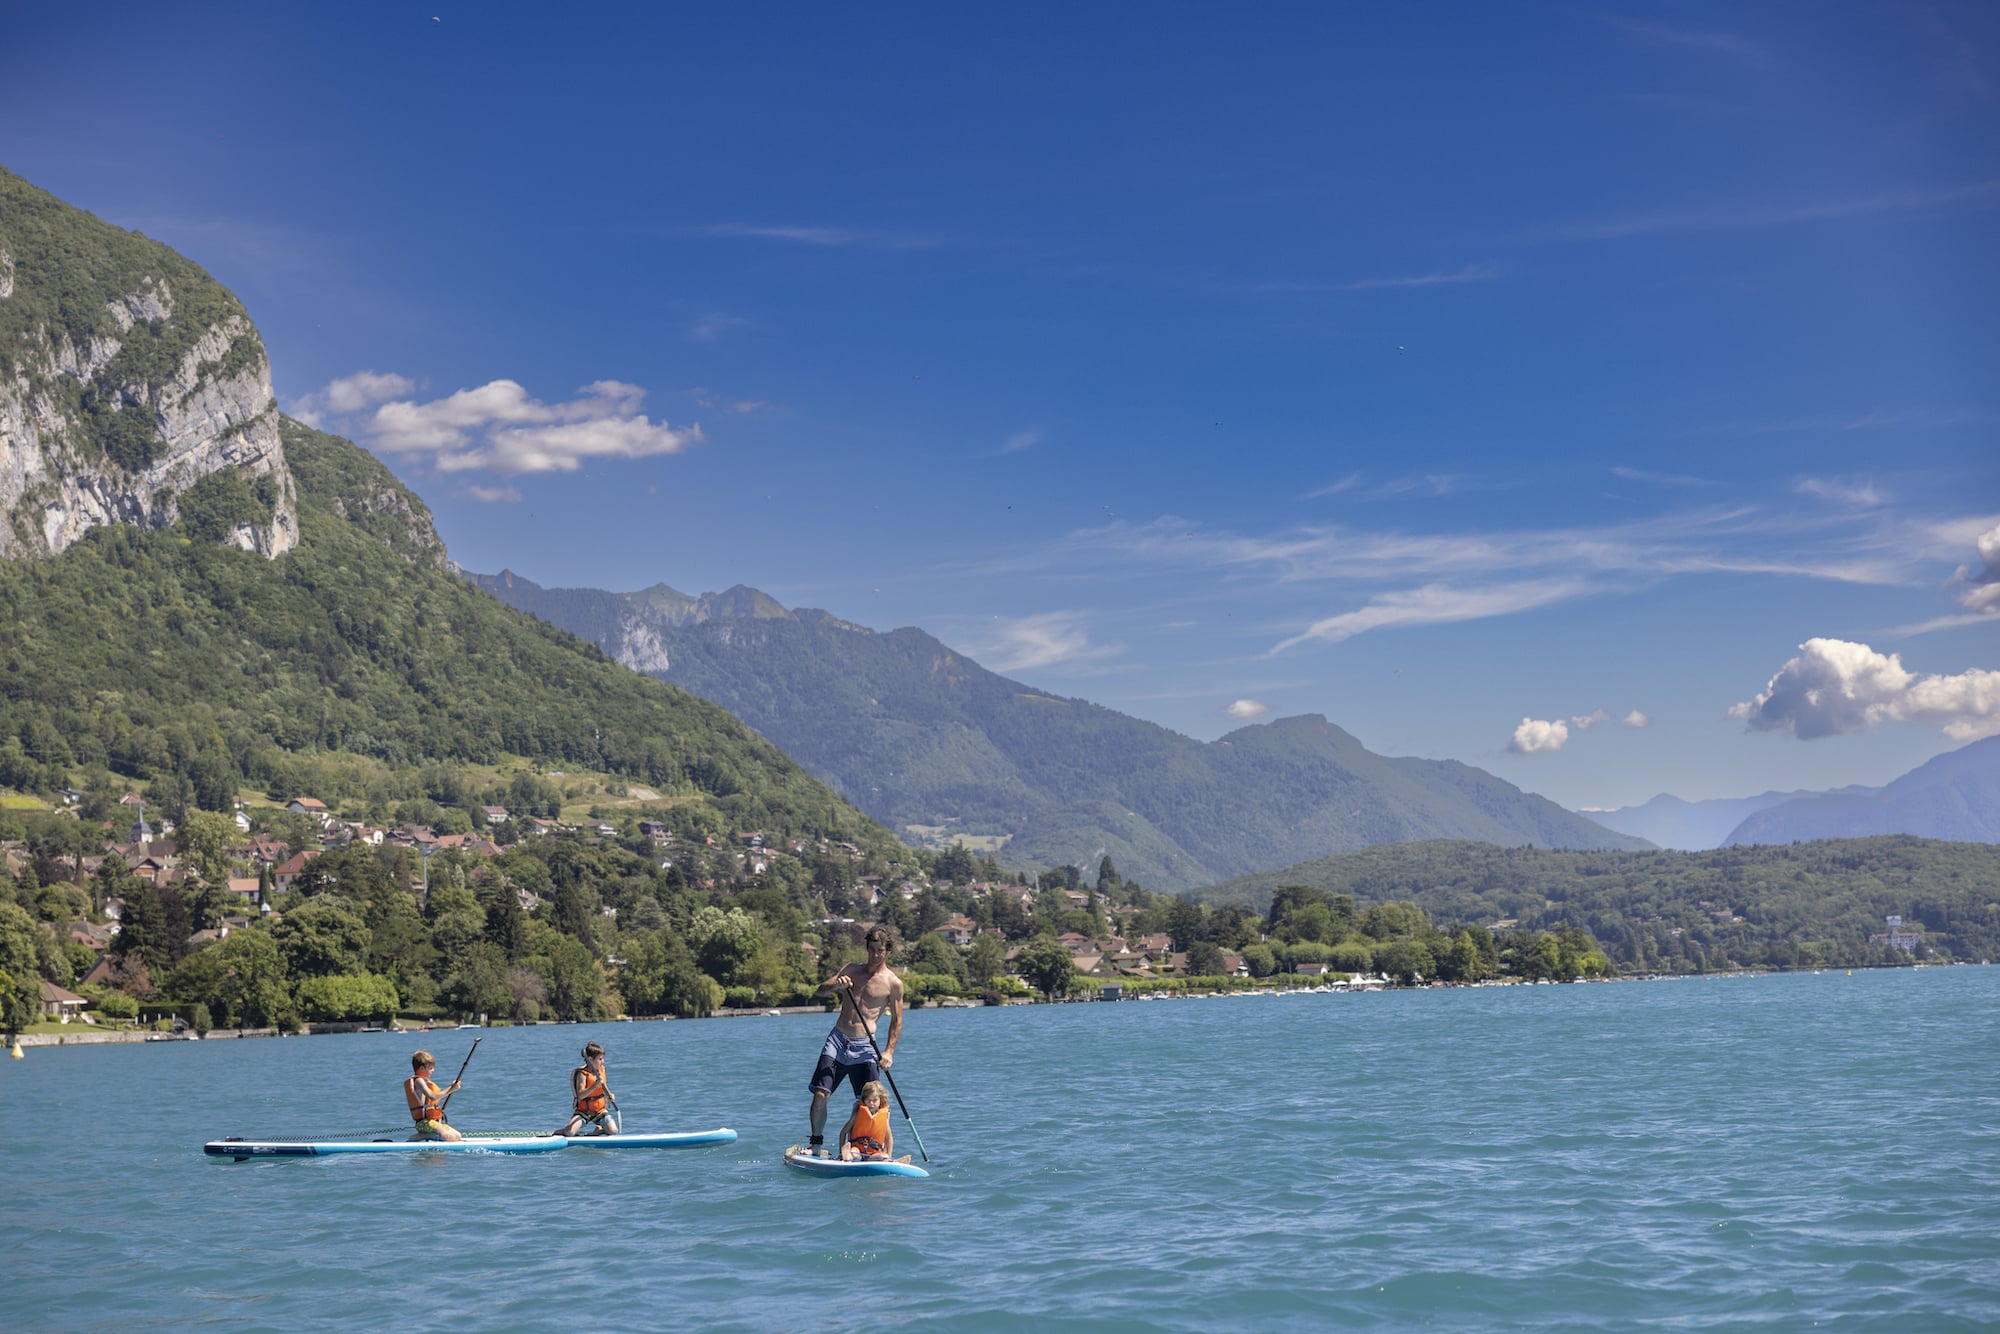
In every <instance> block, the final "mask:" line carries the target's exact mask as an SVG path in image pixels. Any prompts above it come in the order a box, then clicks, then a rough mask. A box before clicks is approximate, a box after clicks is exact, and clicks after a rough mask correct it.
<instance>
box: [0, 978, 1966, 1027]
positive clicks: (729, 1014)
mask: <svg viewBox="0 0 2000 1334" xmlns="http://www.w3.org/2000/svg"><path fill="white" fill-rule="evenodd" d="M1981 966H1990V965H1984V964H1973V963H1962V964H1960V963H1953V964H1904V965H1900V966H1893V965H1874V966H1862V967H1860V968H1744V969H1731V970H1728V971H1726V972H1712V973H1633V974H1628V975H1625V976H1619V977H1598V978H1579V979H1577V980H1576V982H1575V983H1561V982H1522V981H1512V982H1501V981H1486V982H1473V983H1434V984H1430V985H1425V986H1415V987H1389V988H1354V989H1353V990H1352V991H1350V990H1348V989H1346V988H1340V989H1335V988H1330V987H1245V988H1241V989H1237V990H1231V991H1192V992H1176V991H1153V992H1146V993H1143V994H1141V995H1137V996H1125V997H1121V998H1119V999H1118V1000H1116V1001H1107V1000H1105V999H1103V998H1101V997H1097V996H1074V997H1068V998H1065V999H1063V1000H1059V1001H1048V1000H1041V999H1029V998H1018V999H1010V1000H1008V1001H1007V1002H1005V1003H1004V1004H1001V1005H982V1004H976V1003H975V1004H970V1005H965V1004H961V1005H924V1006H912V1007H910V1008H912V1009H968V1010H1004V1009H1008V1008H1010V1007H1012V1006H1015V1005H1106V1004H1115V1005H1122V1004H1126V1003H1128V1002H1133V1001H1142V1000H1144V1001H1153V1000H1219V999H1226V998H1230V997H1238V996H1282V995H1293V994H1297V995H1365V994H1369V993H1370V992H1374V991H1452V990H1458V989H1461V988H1462V987H1466V986H1471V987H1533V986H1568V985H1601V984H1604V983H1610V982H1696V981H1708V982H1716V981H1734V980H1740V979H1743V978H1758V977H1787V976H1794V975H1798V976H1804V975H1810V974H1816V973H1847V974H1849V975H1852V974H1853V973H1856V972H1903V971H1906V970H1907V971H1911V972H1917V971H1921V970H1923V969H1925V968H1946V967H1950V968H1960V967H1963V968H1973V967H1981ZM832 1013H834V1011H832V1010H830V1009H827V1008H825V1007H823V1006H818V1005H780V1006H767V1007H765V1008H763V1009H752V1010H718V1011H716V1012H715V1013H714V1014H710V1015H704V1016H702V1017H703V1018H706V1019H768V1018H773V1017H777V1016H783V1015H800V1014H832ZM668 1022H671V1023H689V1022H699V1020H692V1021H691V1020H686V1019H682V1018H680V1017H679V1016H677V1015H671V1014H653V1015H627V1016H624V1017H622V1018H618V1019H590V1020H545V1021H541V1022H538V1023H520V1024H489V1025H486V1026H485V1027H483V1028H481V1029H480V1030H479V1031H480V1032H490V1031H492V1030H493V1029H496V1028H553V1027H580V1026H584V1025H590V1024H626V1023H636V1024H651V1023H668ZM457 1028H458V1026H457V1025H455V1024H447V1025H444V1026H441V1027H437V1028H428V1029H426V1028H405V1029H400V1030H398V1029H393V1028H391V1029H383V1028H367V1027H364V1026H363V1025H360V1024H353V1023H338V1024H328V1025H324V1026H321V1027H318V1028H317V1029H315V1027H314V1026H313V1025H310V1024H308V1025H307V1026H306V1027H305V1028H304V1029H302V1030H301V1031H299V1032H297V1033H281V1032H279V1031H278V1030H277V1029H275V1028H242V1029H237V1028H212V1029H210V1030H209V1031H208V1032H207V1033H206V1034H204V1035H203V1036H202V1037H200V1038H195V1037H193V1036H191V1035H187V1034H172V1033H160V1032H150V1031H146V1030H142V1029H126V1030H121V1031H117V1032H102V1031H96V1032H93V1031H92V1030H91V1029H90V1028H89V1027H87V1026H85V1027H82V1028H81V1031H79V1032H75V1033H24V1034H21V1035H19V1036H18V1037H15V1038H14V1039H13V1041H14V1042H15V1043H18V1045H20V1046H21V1047H23V1048H26V1047H38V1048H49V1047H96V1046H106V1045H122V1044H128V1043H135V1042H215V1041H218V1040H221V1041H235V1040H237V1039H243V1038H283V1037H332V1036H336V1035H340V1034H353V1033H364V1032H365V1033H372V1034H393V1035H396V1036H399V1037H407V1036H411V1035H413V1034H418V1033H447V1032H453V1031H457Z"/></svg>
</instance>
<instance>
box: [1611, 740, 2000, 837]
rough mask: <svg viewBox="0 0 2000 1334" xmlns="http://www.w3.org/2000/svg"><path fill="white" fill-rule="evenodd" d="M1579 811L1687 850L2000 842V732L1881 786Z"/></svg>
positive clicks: (1668, 799)
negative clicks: (1893, 841) (1880, 841)
mask: <svg viewBox="0 0 2000 1334" xmlns="http://www.w3.org/2000/svg"><path fill="white" fill-rule="evenodd" d="M1579 814H1581V815H1585V816H1587V817H1589V818H1590V819H1592V820H1595V821H1596V822H1597V823H1599V824H1601V825H1603V826H1604V827H1605V828H1607V829H1615V830H1617V831H1618V832H1620V833H1623V834H1631V835H1633V836H1635V837H1638V838H1643V839H1646V840H1647V841H1649V842H1652V843H1655V844H1657V845H1659V846H1660V847H1663V848H1676V849H1679V850H1681V851H1686V852H1695V851H1700V850H1702V849H1705V848H1719V847H1725V846H1729V845H1731V844H1742V843H1802V842H1806V841H1808V840H1811V839H1821V838H1866V837H1869V836H1871V835H1875V834H1912V835H1915V836H1917V837H1919V838H1943V839H1955V840H1959V841H1962V842H1970V843H2000V737H1987V738H1985V739H1984V740H1980V741H1974V742H1972V743H1971V744H1969V745H1966V746H1963V747H1960V748H1959V749H1958V750H1955V751H1951V752H1949V753H1947V754H1944V755H1939V756H1937V757H1936V758H1934V759H1931V760H1929V761H1926V762H1925V763H1923V764H1921V765H1918V766H1917V767H1916V768H1915V769H1912V770H1910V772H1908V773H1906V774H1904V775H1903V776H1902V777H1900V778H1898V779H1896V780H1895V781H1894V782H1892V783H1889V784H1888V785H1887V786H1884V787H1861V786H1855V787H1843V788H1834V789H1831V790H1828V791H1824V792H1764V793H1760V794H1758V795H1757V796H1754V797H1729V798H1717V799H1713V800H1708V801H1683V800H1682V799H1681V798H1679V797H1676V796H1671V795H1668V794H1666V793H1662V794H1661V795H1659V796H1657V797H1654V798H1653V799H1652V800H1651V801H1648V802H1646V803H1645V804H1643V805H1639V806H1625V807H1621V808H1619V809H1617V810H1610V811H1597V810H1585V811H1580V812H1579Z"/></svg>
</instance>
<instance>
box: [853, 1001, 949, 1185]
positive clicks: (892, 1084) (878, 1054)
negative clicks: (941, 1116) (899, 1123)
mask: <svg viewBox="0 0 2000 1334" xmlns="http://www.w3.org/2000/svg"><path fill="white" fill-rule="evenodd" d="M853 993H854V985H853V983H852V981H851V980H850V982H849V983H848V985H847V986H845V987H842V988H841V990H840V999H841V1002H842V1004H846V1003H847V1002H849V1001H852V1002H853V1004H854V1018H855V1020H856V1021H857V1022H859V1023H860V1025H861V1031H862V1032H864V1033H866V1034H867V1035H868V1045H869V1046H871V1047H873V1048H874V1049H875V1064H876V1066H877V1067H878V1068H879V1069H880V1070H881V1071H882V1078H884V1079H886V1080H888V1081H889V1092H891V1093H893V1094H895V1095H896V1106H898V1107H900V1108H901V1109H902V1111H903V1119H904V1120H905V1121H908V1122H909V1123H910V1135H911V1137H912V1138H914V1139H915V1140H916V1141H917V1152H918V1153H920V1154H923V1156H924V1161H925V1162H929V1161H930V1160H931V1155H930V1152H929V1151H928V1150H927V1149H925V1148H924V1137H923V1132H921V1131H919V1130H918V1129H917V1123H916V1122H915V1121H913V1120H911V1119H910V1105H909V1104H908V1103H906V1102H904V1101H903V1090H901V1089H899V1088H897V1087H896V1077H895V1076H894V1075H892V1074H890V1073H889V1067H888V1066H887V1065H886V1064H884V1063H883V1060H882V1044H881V1043H879V1042H877V1041H876V1040H875V1026H874V1025H873V1024H871V1023H869V1022H868V1020H867V1019H866V1018H864V1017H863V1016H862V1013H861V1002H860V1001H858V1000H854V995H853Z"/></svg>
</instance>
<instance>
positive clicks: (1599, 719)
mask: <svg viewBox="0 0 2000 1334" xmlns="http://www.w3.org/2000/svg"><path fill="white" fill-rule="evenodd" d="M1610 721H1611V715H1610V714H1608V713H1606V712H1605V711H1604V710H1602V709H1594V710H1592V711H1591V712H1589V713H1579V714H1577V715H1576V716H1575V717H1573V718H1571V719H1570V720H1569V725H1570V726H1571V727H1574V728H1575V729H1576V730H1577V731H1579V732H1588V731H1589V730H1590V729H1591V728H1593V727H1595V726H1597V725H1598V724H1599V723H1608V722H1610Z"/></svg>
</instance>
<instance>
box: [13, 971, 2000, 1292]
mask: <svg viewBox="0 0 2000 1334" xmlns="http://www.w3.org/2000/svg"><path fill="white" fill-rule="evenodd" d="M1996 1002H2000V969H1995V968H1954V969H1929V970H1923V971H1890V972H1868V973H1856V974H1854V975H1853V976H1847V975H1845V974H1844V973H1839V972H1834V973H1825V974H1818V975H1805V976H1794V977H1760V978H1728V979H1690V980H1681V981H1668V982H1645V983H1618V984H1609V985H1590V986H1554V987H1551V986H1542V987H1510V988H1504V989H1500V988H1494V989H1473V990H1449V991H1419V992H1392V993H1387V994H1381V995H1357V996H1337V995H1296V996H1286V997H1259V998H1229V999H1212V1000H1188V1001H1161V1002H1153V1003H1145V1002H1126V1003H1123V1004H1118V1005H1101V1004H1100V1005H1067V1006H1035V1007H1009V1008H1007V1009H1004V1010H994V1009H978V1010H919V1011H913V1012H911V1013H910V1015H909V1018H908V1023H907V1026H906V1031H905V1037H904V1046H903V1050H902V1054H901V1060H900V1061H899V1062H898V1064H897V1067H896V1069H897V1073H898V1079H899V1083H900V1084H901V1085H902V1089H903V1093H904V1096H905V1097H906V1098H907V1099H908V1100H909V1105H910V1111H911V1112H912V1113H914V1115H915V1117H916V1122H917V1126H918V1129H920V1130H921V1131H922V1133H923V1137H924V1142H925V1144H926V1146H927V1147H928V1148H929V1150H930V1154H931V1157H932V1159H933V1162H932V1170H933V1172H934V1173H935V1175H934V1177H933V1179H931V1180H929V1181H909V1180H895V1179H890V1180H874V1181H862V1180H857V1181H823V1180H815V1179H812V1178H808V1177H805V1176H804V1175H802V1174H800V1173H797V1172H794V1171H791V1170H789V1169H787V1168H785V1167H784V1166H783V1165H782V1164H781V1163H780V1161H779V1155H780V1154H781V1153H782V1152H783V1150H784V1148H785V1146H786V1145H788V1144H790V1143H793V1142H795V1141H797V1140H798V1139H801V1138H802V1137H803V1134H804V1128H805V1109H806V1095H805V1083H806V1078H807V1076H808V1074H809V1073H810V1070H811V1067H812V1063H813V1058H814V1055H815V1053H816V1051H817V1049H818V1046H819V1042H820V1040H821V1038H822V1036H823V1035H824V1033H825V1030H826V1028H827V1025H828V1022H829V1021H828V1020H826V1019H824V1018H820V1017H817V1016H787V1017H783V1018H751V1019H729V1020H711V1021H701V1022H672V1023H640V1024H603V1025H591V1026H563V1027H536V1028H524V1029H504V1030H493V1031H489V1032H488V1033H487V1034H486V1035H485V1036H486V1041H485V1043H484V1044H483V1045H482V1046H481V1048H480V1050H479V1054H478V1057H477V1059H475V1060H474V1061H473V1064H472V1067H471V1069H470V1070H469V1071H468V1072H467V1075H466V1083H465V1089H464V1091H463V1092H462V1093H461V1094H460V1095H459V1096H458V1097H457V1098H456V1099H455V1100H454V1101H453V1103H452V1114H453V1120H454V1121H455V1122H456V1123H458V1124H459V1125H461V1126H463V1127H466V1128H470V1129H530V1130H542V1129H552V1128H553V1127H554V1126H555V1125H557V1124H558V1123H559V1121H560V1119H561V1117H562V1114H563V1111H564V1108H565V1104H564V1090H565V1088H566V1080H567V1074H568V1071H569V1069H570V1067H571V1066H572V1065H573V1064H574V1063H575V1062H574V1059H573V1058H574V1056H575V1053H576V1049H577V1048H579V1047H580V1046H581V1045H582V1044H583V1043H584V1042H585V1041H588V1040H590V1039H593V1038H595V1039H597V1040H598V1041H601V1042H603V1043H604V1044H605V1046H606V1047H607V1048H608V1049H609V1051H610V1070H611V1076H612V1087H613V1089H614V1090H615V1091H616V1092H617V1093H618V1095H619V1100H620V1102H621V1104H622V1105H623V1106H624V1108H625V1111H626V1115H627V1122H628V1129H632V1130H642V1129H644V1130H698V1129H708V1128H712V1127H714V1126H717V1125H728V1126H732V1127H734V1128H735V1129H736V1130H737V1131H738V1132H740V1134H741V1136H742V1138H741V1139H740V1140H739V1141H738V1142H737V1143H735V1144H731V1145H726V1146H721V1147H717V1148H711V1149H698V1150H684V1151H631V1152H626V1153H618V1152H605V1151H588V1150H565V1151H563V1152H560V1153H553V1154H546V1155H539V1156H532V1157H520V1158H510V1157H501V1156H497V1155H485V1154H439V1155H428V1156H418V1157H407V1158H406V1157H400V1156H399V1157H372V1156H368V1157H364V1156H353V1157H345V1158H325V1159H292V1160H283V1161H253V1162H247V1163H241V1164H238V1163H232V1162H228V1161H226V1160H210V1159H207V1158H205V1157H204V1156H203V1155H202V1153H201V1145H202V1143H203V1141H205V1140H208V1139H212V1138H219V1137H221V1136H224V1135H231V1134H236V1135H334V1134H347V1133H355V1132H363V1131H378V1132H379V1131H383V1130H386V1129H388V1128H390V1127H399V1126H400V1124H401V1123H402V1121H403V1114H402V1111H401V1093H400V1091H399V1088H398V1081H399V1080H400V1079H401V1078H402V1076H403V1075H404V1074H406V1073H408V1069H409V1053H410V1052H411V1051H412V1050H413V1049H415V1048H416V1047H417V1046H418V1045H428V1046H429V1047H430V1049H431V1050H432V1051H434V1052H435V1053H436V1054H437V1056H438V1060H439V1064H440V1067H441V1069H442V1070H443V1071H444V1072H445V1074H446V1076H448V1075H449V1074H450V1072H452V1071H454V1070H456V1069H457V1067H458V1063H459V1061H460V1060H461V1059H462V1058H463V1056H464V1054H465V1052H466V1050H467V1048H468V1046H469V1044H470V1041H471V1039H472V1037H473V1034H471V1033H469V1032H441V1033H431V1034H424V1035H421V1036H418V1035H393V1034H385V1035H379V1036H378V1035H369V1034H355V1035H348V1036H337V1037H336V1036H329V1037H314V1038H289V1039H267V1040H258V1041H227V1042H215V1041H211V1042H199V1043H194V1042H189V1043H160V1044H151V1045H141V1046H112V1047H85V1048H70V1049H60V1050H55V1049H29V1051H28V1054H27V1057H26V1059H23V1060H19V1061H0V1125H4V1126H5V1127H6V1129H5V1131H4V1134H0V1181H4V1187H5V1188H4V1191H3V1192H0V1199H4V1201H5V1205H4V1211H0V1217H4V1226H3V1227H0V1325H5V1326H7V1327H10V1328H27V1329H38V1330H39V1329H48V1330H57V1329H60V1330H113V1329H116V1330H125V1329H130V1328H133V1327H135V1326H139V1327H159V1326H179V1325H188V1324H196V1323H200V1324H205V1325H211V1326H222V1327H226V1328H251V1329H302V1328H369V1329H388V1328H396V1329H400V1330H442V1329H452V1330H474V1329H476V1330H492V1329H558V1328H564V1329H607V1330H610V1329H617V1330H631V1329H666V1328H690V1327H698V1328H721V1329H746V1330H804V1329H826V1328H832V1329H859V1328H863V1327H866V1326H873V1325H876V1324H880V1323H887V1324H890V1325H894V1326H897V1327H902V1328H918V1329H945V1328H949V1329H954V1330H957V1329H982V1328H987V1329H1028V1328H1042V1327H1049V1326H1061V1327H1068V1328H1107V1329H1109V1328H1119V1329H1170V1330H1212V1329H1229V1328H1237V1327H1242V1326H1245V1325H1250V1324H1252V1323H1260V1324H1269V1325H1275V1324H1277V1323H1279V1322H1287V1323H1292V1324H1303V1325H1305V1326H1308V1327H1379V1328H1405V1327H1410V1326H1422V1325H1430V1326H1435V1327H1441V1328H1451V1329H1468V1328H1471V1329H1477V1328H1528V1327H1532V1328H1536V1329H1556V1330H1561V1329H1591V1330H1596V1329H1603V1328H1607V1327H1613V1328H1634V1327H1648V1326H1668V1327H1673V1328H1676V1329H1686V1328H1697V1329H1705V1328H1727V1329H1735V1328H1743V1327H1750V1326H1764V1327H1769V1328H1776V1329H1787V1330H1790V1329H1806V1328H1810V1327H1812V1326H1813V1325H1815V1324H1820V1325H1835V1326H1838V1327H1840V1328H1843V1329H1885V1330H1887V1329H1893V1330H1910V1329H1923V1330H1936V1329H1981V1328H1983V1329H1992V1328H1995V1327H1996V1326H1997V1325H2000V1069H1996V1058H2000V1038H1996V1031H1995V1029H1996V1022H1995V1017H1996V1013H1997V1012H2000V1011H1996ZM895 1125H896V1131H897V1136H898V1148H899V1149H906V1150H913V1149H914V1148H915V1143H914V1141H913V1140H912V1139H911V1138H910V1137H909V1136H908V1133H907V1130H908V1128H907V1126H906V1125H905V1124H904V1123H903V1120H902V1118H901V1117H900V1116H898V1117H897V1118H896V1119H895ZM399 1133H400V1131H399Z"/></svg>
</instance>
